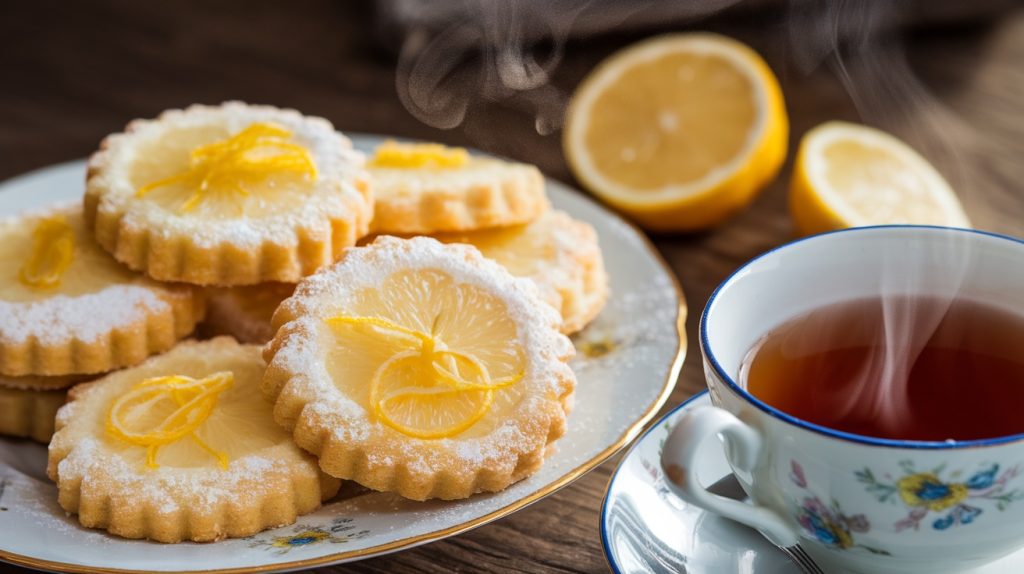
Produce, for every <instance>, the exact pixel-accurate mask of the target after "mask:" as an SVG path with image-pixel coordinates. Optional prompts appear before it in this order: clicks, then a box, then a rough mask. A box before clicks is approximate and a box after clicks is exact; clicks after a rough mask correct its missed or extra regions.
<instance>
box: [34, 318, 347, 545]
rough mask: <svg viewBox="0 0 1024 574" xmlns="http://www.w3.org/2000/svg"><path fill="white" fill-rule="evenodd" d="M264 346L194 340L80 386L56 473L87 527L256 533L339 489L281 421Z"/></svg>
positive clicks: (170, 533) (200, 536)
mask: <svg viewBox="0 0 1024 574" xmlns="http://www.w3.org/2000/svg"><path fill="white" fill-rule="evenodd" d="M263 368H264V364H263V360H262V359H261V358H260V350H259V348H258V347H256V346H251V345H240V344H238V343H237V342H235V341H234V340H232V339H231V338H229V337H219V338H216V339H211V340H209V341H203V342H195V341H190V342H185V343H182V344H180V345H178V346H177V347H175V348H174V349H173V350H171V351H170V352H168V353H166V354H164V355H161V356H159V357H154V358H152V359H150V360H149V361H146V362H145V363H143V364H142V365H139V366H137V367H134V368H131V369H127V370H124V371H120V372H117V373H113V374H111V375H107V376H106V377H104V378H102V379H99V380H97V381H94V382H91V383H85V384H82V385H78V386H76V387H75V388H73V389H72V390H71V393H70V394H69V401H68V404H67V405H65V406H64V407H62V408H61V409H60V411H59V413H58V415H57V432H56V434H55V435H54V437H53V441H52V443H51V445H50V459H49V465H48V467H47V472H48V474H49V476H50V478H51V479H53V480H54V482H56V483H57V488H58V492H59V501H60V505H61V507H63V508H64V510H66V511H68V512H70V513H75V514H78V518H79V520H80V521H81V523H82V524H83V525H84V526H88V527H92V528H103V529H106V530H109V531H110V532H111V533H113V534H117V535H119V536H123V537H126V538H149V539H152V540H157V541H160V542H179V541H182V540H193V541H197V542H198V541H210V540H220V539H222V538H226V537H232V538H233V537H241V536H248V535H250V534H253V533H255V532H259V531H261V530H264V529H267V528H272V527H276V526H281V525H284V524H289V523H291V522H294V521H295V519H296V517H297V516H298V515H300V514H304V513H307V512H310V511H312V510H314V509H315V508H317V507H318V506H320V503H321V501H322V500H326V499H327V498H330V497H331V496H333V495H334V494H335V493H336V492H337V490H338V486H339V481H338V480H336V479H333V478H330V477H328V476H326V475H324V474H323V473H321V472H320V471H319V470H318V469H317V467H316V461H315V460H314V459H313V458H312V457H310V456H309V455H308V454H306V453H304V452H302V451H301V450H299V448H298V447H296V446H295V444H294V443H292V440H291V437H290V436H289V435H288V433H286V432H285V431H284V430H282V429H281V428H280V427H279V426H278V425H276V424H275V423H274V421H273V417H272V413H271V406H270V405H269V404H268V403H266V402H265V401H264V400H263V398H262V396H261V395H260V392H259V381H260V377H261V376H262V374H263Z"/></svg>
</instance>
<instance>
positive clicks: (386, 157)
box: [369, 141, 469, 168]
mask: <svg viewBox="0 0 1024 574" xmlns="http://www.w3.org/2000/svg"><path fill="white" fill-rule="evenodd" d="M467 162H469V153H468V152H467V151H466V150H465V149H464V148H460V147H455V148H453V147H448V146H445V145H441V144H433V143H428V144H404V143H398V142H396V141H386V142H384V143H383V144H381V145H380V146H378V147H377V149H376V150H375V151H374V154H373V157H372V158H371V159H370V163H369V165H370V167H396V168H457V167H462V166H464V165H466V163H467Z"/></svg>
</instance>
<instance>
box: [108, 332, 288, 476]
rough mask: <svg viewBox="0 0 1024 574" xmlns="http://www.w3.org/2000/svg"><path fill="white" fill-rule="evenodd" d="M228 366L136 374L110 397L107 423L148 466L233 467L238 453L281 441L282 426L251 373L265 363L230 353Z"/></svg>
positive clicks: (124, 447) (133, 456)
mask: <svg viewBox="0 0 1024 574" xmlns="http://www.w3.org/2000/svg"><path fill="white" fill-rule="evenodd" d="M218 340H220V339H218ZM224 340H227V339H224ZM196 368H197V369H199V368H201V365H197V366H196ZM222 368H223V369H224V370H219V371H216V372H213V373H209V372H206V373H204V372H202V371H199V370H197V371H195V372H189V371H179V372H178V374H173V375H157V376H153V377H148V378H145V379H143V380H141V381H137V382H135V383H134V384H133V385H132V386H130V387H128V388H127V389H126V390H125V391H124V392H121V393H119V394H117V395H116V396H115V398H114V399H113V400H112V401H111V402H110V407H109V410H108V411H107V417H106V419H105V420H104V431H105V432H106V434H107V436H108V437H110V439H111V441H112V443H113V444H115V445H117V446H119V447H120V448H121V449H122V450H123V451H124V452H125V455H126V456H127V457H128V458H129V459H132V460H135V459H138V464H139V466H140V468H144V469H155V468H159V467H163V466H168V467H174V468H194V467H207V466H217V467H220V468H222V469H226V468H227V467H228V465H229V464H230V463H231V462H232V461H234V460H237V459H239V458H243V457H245V456H247V455H249V454H250V453H252V452H255V451H258V450H259V449H261V448H264V447H269V446H272V445H274V444H275V443H279V442H280V441H281V430H280V429H279V428H277V427H276V426H275V425H268V424H267V421H268V420H269V418H270V416H271V415H270V408H269V405H267V404H266V402H265V401H263V400H262V397H260V395H259V393H253V392H252V387H251V381H252V380H254V379H257V378H258V377H259V376H260V374H261V366H260V365H259V364H258V363H249V362H245V361H242V360H238V361H236V362H233V363H232V362H229V361H225V362H224V365H223V367H222Z"/></svg>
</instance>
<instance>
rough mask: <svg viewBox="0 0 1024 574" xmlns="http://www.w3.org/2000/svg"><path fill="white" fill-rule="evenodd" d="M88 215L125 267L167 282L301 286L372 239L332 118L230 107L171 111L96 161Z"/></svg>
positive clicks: (354, 161) (112, 144) (113, 139)
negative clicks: (346, 251) (367, 238)
mask: <svg viewBox="0 0 1024 574" xmlns="http://www.w3.org/2000/svg"><path fill="white" fill-rule="evenodd" d="M85 213H86V217H87V219H88V221H89V223H90V225H91V226H92V227H93V229H94V231H95V234H96V239H97V240H98V241H99V243H100V245H102V246H103V247H104V248H105V249H106V250H107V251H109V252H110V253H112V254H113V255H114V257H116V258H117V259H118V260H119V261H121V262H123V263H125V264H126V265H128V266H129V267H131V268H132V269H136V270H139V271H143V272H145V273H146V274H148V275H149V276H150V277H153V278H155V279H158V280H161V281H181V282H185V283H193V284H199V285H252V284H256V283H263V282H267V281H285V282H296V281H298V280H299V279H300V278H301V277H303V276H305V275H308V274H310V273H312V272H314V271H316V270H317V269H318V268H320V267H322V266H323V265H327V264H329V263H332V262H333V261H335V260H336V259H337V258H338V257H339V256H340V255H341V252H342V251H343V250H344V249H345V248H346V247H349V246H351V245H353V244H355V242H356V240H357V239H358V238H359V237H361V236H363V235H365V234H366V232H367V226H368V225H369V221H370V218H371V217H372V215H373V199H372V193H371V192H370V189H369V184H368V177H367V174H366V172H365V170H364V169H363V156H362V154H360V153H358V152H356V151H354V150H353V149H352V144H351V142H350V141H349V140H348V138H346V137H345V136H343V135H341V134H340V133H338V132H336V131H335V130H334V127H333V126H332V125H331V124H330V122H328V121H327V120H325V119H322V118H314V117H309V116H303V115H301V114H300V113H298V112H296V111H294V110H282V109H278V108H274V107H270V106H254V105H247V104H244V103H241V102H228V103H225V104H222V105H220V106H200V105H195V106H191V107H189V108H187V109H185V110H170V111H167V112H164V113H163V114H161V115H160V117H159V118H157V119H155V120H136V121H133V122H131V123H130V124H128V126H127V128H126V129H125V131H124V133H119V134H114V135H111V136H108V137H107V138H106V139H105V140H104V141H103V143H102V144H101V147H100V150H99V151H98V152H96V153H95V154H93V156H92V158H91V159H90V161H89V175H88V185H87V190H86V195H85Z"/></svg>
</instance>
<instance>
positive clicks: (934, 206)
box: [789, 122, 971, 234]
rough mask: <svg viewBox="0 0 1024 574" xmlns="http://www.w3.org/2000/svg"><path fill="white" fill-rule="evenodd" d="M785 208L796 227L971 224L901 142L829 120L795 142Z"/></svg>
mask: <svg viewBox="0 0 1024 574" xmlns="http://www.w3.org/2000/svg"><path fill="white" fill-rule="evenodd" d="M789 201H790V211H791V212H792V214H793V222H794V223H795V224H796V228H797V231H798V232H799V233H801V234H810V233H818V232H822V231H830V230H833V229H842V228H845V227H858V226H864V225H882V224H893V223H911V224H931V225H950V226H954V227H970V225H971V222H970V220H969V219H968V218H967V215H966V214H965V213H964V210H963V207H961V205H960V200H959V199H957V196H956V194H955V193H954V192H953V190H952V189H951V188H950V186H949V184H948V183H946V180H945V179H943V177H942V175H941V174H939V172H938V171H936V169H935V168H934V167H932V165H931V164H929V163H928V161H927V160H926V159H924V158H923V157H921V155H920V154H918V153H917V152H916V151H914V150H913V149H911V148H910V147H909V146H908V145H907V144H905V143H903V142H901V141H900V140H898V139H896V138H895V137H893V136H891V135H889V134H887V133H885V132H883V131H881V130H877V129H874V128H870V127H867V126H862V125H857V124H851V123H846V122H828V123H825V124H822V125H820V126H818V127H816V128H814V129H813V130H811V131H809V132H807V134H806V135H805V136H804V137H803V139H802V140H801V141H800V151H799V152H798V153H797V160H796V166H795V167H794V169H793V180H792V182H791V184H790V196H789Z"/></svg>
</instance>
